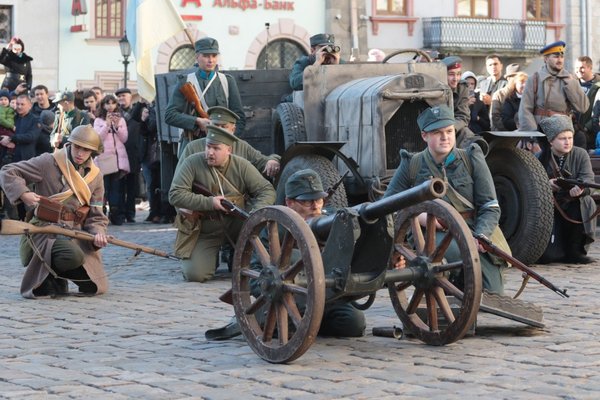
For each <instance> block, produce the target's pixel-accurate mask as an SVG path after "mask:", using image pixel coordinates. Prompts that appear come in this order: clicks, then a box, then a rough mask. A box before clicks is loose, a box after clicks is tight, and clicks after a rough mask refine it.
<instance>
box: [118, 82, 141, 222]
mask: <svg viewBox="0 0 600 400" xmlns="http://www.w3.org/2000/svg"><path fill="white" fill-rule="evenodd" d="M115 95H116V96H117V98H118V99H119V105H120V106H121V109H122V110H123V117H124V118H125V121H127V132H128V138H127V142H126V143H125V149H126V150H127V158H129V168H130V172H129V173H128V174H127V175H125V178H124V179H125V219H126V221H127V222H129V223H134V222H135V200H136V197H138V194H139V191H140V190H139V189H140V174H141V171H142V158H143V157H144V152H145V149H146V147H145V138H144V137H143V136H142V135H140V122H139V121H140V120H141V113H142V110H143V109H144V104H143V103H141V102H139V103H135V104H133V102H132V96H131V90H129V89H128V88H121V89H118V90H117V91H116V92H115Z"/></svg>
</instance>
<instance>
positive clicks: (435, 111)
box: [417, 105, 454, 132]
mask: <svg viewBox="0 0 600 400" xmlns="http://www.w3.org/2000/svg"><path fill="white" fill-rule="evenodd" d="M417 124H419V128H420V129H421V131H423V132H431V131H435V130H436V129H440V128H445V127H447V126H450V125H454V112H453V111H452V110H451V109H450V108H449V107H448V106H445V105H439V106H434V107H429V108H428V109H426V110H425V111H423V112H422V113H421V114H419V116H418V117H417Z"/></svg>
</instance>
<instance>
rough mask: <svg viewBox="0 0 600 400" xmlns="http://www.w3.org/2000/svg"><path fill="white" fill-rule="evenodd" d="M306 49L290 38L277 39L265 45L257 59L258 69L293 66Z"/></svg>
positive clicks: (304, 53)
mask: <svg viewBox="0 0 600 400" xmlns="http://www.w3.org/2000/svg"><path fill="white" fill-rule="evenodd" d="M304 55H306V51H305V50H304V48H303V47H302V46H300V45H299V44H298V43H296V42H294V41H292V40H289V39H277V40H274V41H272V42H269V44H268V45H267V46H265V47H264V48H263V49H262V50H261V52H260V54H259V55H258V59H257V60H256V68H257V69H266V67H267V60H268V62H269V64H268V68H292V66H293V65H294V62H295V61H296V60H297V59H298V58H300V57H301V56H304Z"/></svg>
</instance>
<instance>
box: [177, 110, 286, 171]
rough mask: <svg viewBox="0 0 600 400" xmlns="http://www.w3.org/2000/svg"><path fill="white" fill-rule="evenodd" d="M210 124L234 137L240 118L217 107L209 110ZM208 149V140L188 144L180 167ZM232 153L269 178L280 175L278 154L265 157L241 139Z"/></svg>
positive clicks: (229, 111)
mask: <svg viewBox="0 0 600 400" xmlns="http://www.w3.org/2000/svg"><path fill="white" fill-rule="evenodd" d="M207 113H208V116H209V119H210V123H211V124H212V125H215V126H218V127H220V128H223V129H225V130H227V131H229V132H230V133H231V134H232V135H233V134H234V132H235V126H236V123H237V121H238V119H239V116H238V115H237V114H236V113H234V112H233V111H231V110H230V109H228V108H225V107H221V106H215V107H211V108H209V109H208V110H207ZM205 148H206V138H200V139H196V140H193V141H192V142H190V144H188V145H187V146H186V147H185V149H184V150H183V152H182V153H181V155H180V156H179V162H178V164H177V165H178V166H179V165H180V164H181V163H182V162H183V160H185V159H186V158H187V157H188V156H189V155H191V154H195V153H200V152H202V151H204V150H205ZM232 149H233V150H232V152H233V154H235V155H236V156H239V157H242V158H245V159H246V160H248V161H250V163H251V164H252V165H254V166H255V167H256V169H257V170H259V171H260V172H261V173H262V174H264V175H266V176H268V177H274V176H275V175H277V174H278V173H279V162H280V160H281V157H280V156H279V155H277V154H271V155H269V156H265V155H264V154H262V153H261V152H260V151H258V150H256V149H255V148H254V147H252V146H251V145H250V144H249V143H248V142H246V141H245V140H242V139H239V138H238V140H237V141H236V142H235V143H233V145H232Z"/></svg>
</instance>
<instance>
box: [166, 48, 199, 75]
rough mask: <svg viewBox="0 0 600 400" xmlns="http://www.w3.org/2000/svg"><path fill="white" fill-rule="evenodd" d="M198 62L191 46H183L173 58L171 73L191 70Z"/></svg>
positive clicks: (176, 51)
mask: <svg viewBox="0 0 600 400" xmlns="http://www.w3.org/2000/svg"><path fill="white" fill-rule="evenodd" d="M195 62H196V52H195V51H194V48H193V47H192V46H191V45H185V46H181V47H180V48H178V49H177V50H175V52H174V53H173V55H172V56H171V60H170V61H169V71H177V70H181V69H190V68H192V67H193V66H194V63H195Z"/></svg>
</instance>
